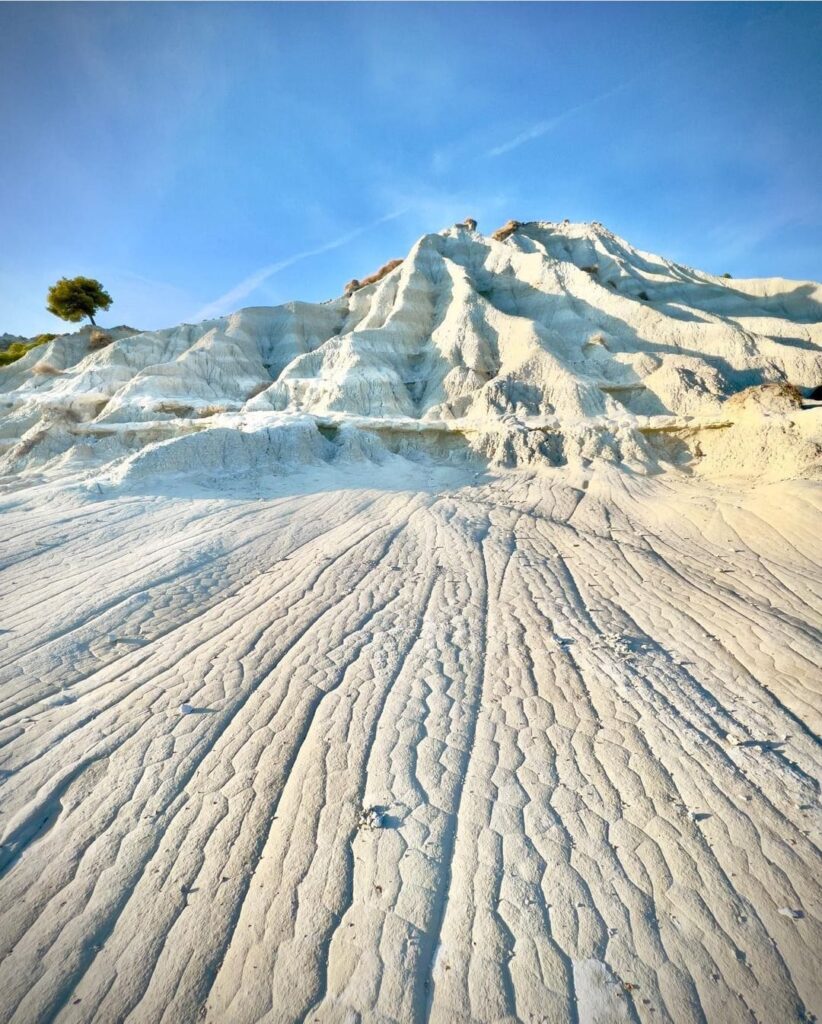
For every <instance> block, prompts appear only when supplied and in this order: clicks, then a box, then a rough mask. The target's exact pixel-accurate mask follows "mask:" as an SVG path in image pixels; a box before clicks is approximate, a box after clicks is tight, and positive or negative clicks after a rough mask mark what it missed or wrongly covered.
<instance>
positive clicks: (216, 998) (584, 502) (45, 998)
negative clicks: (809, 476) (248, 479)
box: [0, 467, 820, 1022]
mask: <svg viewBox="0 0 822 1024" xmlns="http://www.w3.org/2000/svg"><path fill="white" fill-rule="evenodd" d="M329 475H330V471H328V470H324V471H322V472H321V473H319V474H314V475H313V476H312V475H311V474H309V475H308V477H306V476H305V475H301V476H299V479H295V478H291V479H290V480H289V482H288V484H287V485H286V486H283V487H282V492H281V493H279V494H278V493H269V494H268V495H267V496H265V497H263V498H261V499H257V498H254V497H252V496H250V495H249V496H235V497H233V498H208V497H198V498H195V499H192V498H179V497H169V496H145V495H140V496H133V497H119V498H117V499H116V500H106V499H105V498H98V499H94V498H92V497H84V498H82V499H78V498H76V497H73V498H69V497H62V498H61V497H60V496H59V495H57V494H49V495H45V494H39V493H37V492H36V491H35V492H33V493H30V494H28V495H25V496H21V497H20V499H19V500H18V501H15V502H8V503H7V506H6V510H5V513H4V524H5V534H6V538H7V542H6V544H5V554H4V570H3V573H2V575H1V576H0V584H1V585H2V595H3V605H4V607H5V608H6V614H5V615H4V621H3V628H4V629H5V630H6V631H7V632H5V633H4V636H3V639H4V652H3V668H2V671H3V679H4V688H3V694H4V700H3V704H2V714H3V719H2V724H3V729H2V734H0V735H1V737H2V743H3V747H2V764H3V788H2V798H3V799H2V819H1V820H2V827H3V844H4V845H3V850H2V855H3V859H4V862H5V864H4V867H5V871H4V874H3V878H2V889H0V893H2V940H3V954H4V956H3V961H2V966H0V993H2V996H0V1008H1V1009H2V1015H3V1019H5V1020H15V1021H42V1020H48V1019H57V1020H64V1021H86V1020H101V1021H121V1020H129V1021H149V1020H150V1021H160V1020H163V1021H165V1020H168V1021H172V1020H196V1019H199V1018H200V1015H201V1014H202V1015H203V1017H204V1019H206V1020H211V1021H238V1022H239V1021H261V1020H267V1021H286V1020H289V1021H290V1020H302V1019H306V1020H324V1021H325V1020H327V1021H337V1020H349V1019H351V1020H355V1019H364V1020H401V1021H416V1020H425V1019H428V1020H433V1021H440V1020H447V1019H453V1020H482V1021H491V1020H515V1019H517V1020H524V1021H530V1020H549V1021H566V1020H580V1021H612V1020H622V1019H624V1020H636V1019H640V1020H643V1021H645V1020H674V1021H697V1020H704V1019H707V1020H710V1021H728V1022H732V1021H734V1022H735V1021H740V1022H741V1021H753V1020H758V1021H776V1020H797V1019H802V1016H801V1015H802V1013H803V1012H818V1011H819V1008H820V985H819V972H818V964H817V955H818V951H819V948H820V927H819V911H820V906H819V893H820V890H819V869H820V860H819V853H818V847H817V845H816V844H817V841H818V836H819V833H818V826H819V818H818V810H817V796H818V777H819V768H820V750H819V745H818V739H817V731H818V729H819V720H820V713H819V712H820V702H819V688H820V686H819V672H818V658H819V644H818V640H819V632H818V630H819V626H820V614H819V605H820V602H819V598H820V579H819V573H818V567H817V566H816V565H815V564H814V561H813V558H812V555H811V553H812V551H813V550H814V547H815V546H816V545H817V544H818V527H819V519H818V508H817V502H818V498H819V496H818V493H817V492H816V489H815V488H814V487H813V486H812V485H808V484H806V483H795V484H780V485H776V486H772V487H765V488H761V489H755V490H752V491H749V492H746V493H744V494H742V493H736V494H735V493H732V492H728V491H727V489H726V490H723V491H717V490H715V489H711V488H708V487H706V486H704V485H693V484H685V485H682V484H680V485H678V486H670V485H668V484H666V483H665V482H662V481H657V480H653V481H649V480H647V479H641V478H640V479H630V478H628V477H626V476H625V474H624V473H623V472H622V471H619V470H611V471H605V472H603V473H602V474H595V475H594V476H593V478H592V480H591V483H590V485H589V486H588V487H587V489H582V487H581V486H570V485H569V484H568V483H566V482H564V481H563V479H562V476H559V477H557V478H556V479H552V480H545V479H533V478H532V479H529V478H528V477H527V476H526V475H524V474H521V473H515V474H512V475H506V476H503V477H501V478H498V479H489V480H488V481H485V482H482V481H480V482H477V483H471V482H462V483H460V482H455V481H451V482H450V483H449V482H448V481H444V480H443V479H442V473H439V474H438V473H437V472H436V471H435V470H434V471H431V472H430V473H429V472H427V471H424V470H421V469H415V468H413V467H412V468H411V469H410V470H409V471H408V473H407V474H405V478H404V479H403V478H402V477H403V475H402V474H400V475H395V476H394V477H391V476H389V477H388V478H386V473H385V471H384V470H382V471H378V470H375V469H371V470H369V471H367V472H366V473H365V474H364V475H359V476H357V475H351V476H350V478H349V479H347V480H341V479H339V478H338V479H336V480H334V479H328V477H329ZM183 703H188V704H189V705H191V706H192V707H193V708H194V709H195V713H190V714H183V713H181V704H183ZM364 808H365V809H370V808H379V813H380V814H381V815H382V819H381V821H380V822H379V827H376V828H373V829H368V828H358V821H359V818H360V815H361V812H362V810H363V809H364ZM786 910H789V911H791V912H793V911H796V912H798V913H797V914H796V915H794V914H793V913H791V914H786ZM624 983H627V984H628V985H630V986H632V987H631V988H630V989H627V990H626V988H625V987H624Z"/></svg>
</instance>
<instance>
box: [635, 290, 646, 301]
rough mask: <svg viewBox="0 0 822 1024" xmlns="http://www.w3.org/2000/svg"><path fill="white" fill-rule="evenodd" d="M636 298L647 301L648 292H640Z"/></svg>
mask: <svg viewBox="0 0 822 1024" xmlns="http://www.w3.org/2000/svg"><path fill="white" fill-rule="evenodd" d="M637 298H638V299H642V301H643V302H648V301H649V299H648V293H647V292H640V293H639V295H638V296H637Z"/></svg>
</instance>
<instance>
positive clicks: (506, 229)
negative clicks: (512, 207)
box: [491, 220, 522, 242]
mask: <svg viewBox="0 0 822 1024" xmlns="http://www.w3.org/2000/svg"><path fill="white" fill-rule="evenodd" d="M521 227H522V221H521V220H509V221H508V222H507V223H505V224H503V225H502V227H501V228H497V230H496V231H494V232H493V233H492V235H491V237H492V238H493V239H494V241H495V242H504V241H505V239H506V238H510V237H511V235H513V233H514V232H515V231H518V230H519V229H520V228H521Z"/></svg>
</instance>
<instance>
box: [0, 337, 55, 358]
mask: <svg viewBox="0 0 822 1024" xmlns="http://www.w3.org/2000/svg"><path fill="white" fill-rule="evenodd" d="M56 337H57V335H56V334H38V335H37V337H36V338H32V339H31V341H16V342H15V343H14V344H13V345H9V347H8V348H6V349H3V351H2V352H0V366H9V365H10V364H11V363H16V362H17V360H18V359H21V358H22V357H23V356H24V355H25V354H26V352H31V350H32V349H33V348H37V346H38V345H45V344H46V343H47V342H49V341H53V340H54V339H55V338H56Z"/></svg>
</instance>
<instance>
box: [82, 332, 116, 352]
mask: <svg viewBox="0 0 822 1024" xmlns="http://www.w3.org/2000/svg"><path fill="white" fill-rule="evenodd" d="M113 341H114V338H112V336H111V335H110V334H109V333H108V331H101V330H100V328H99V327H95V329H94V330H93V331H92V332H91V334H90V335H89V336H88V347H89V348H90V349H91V350H92V351H94V350H95V349H98V348H106V346H107V345H110V344H111V343H112V342H113Z"/></svg>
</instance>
